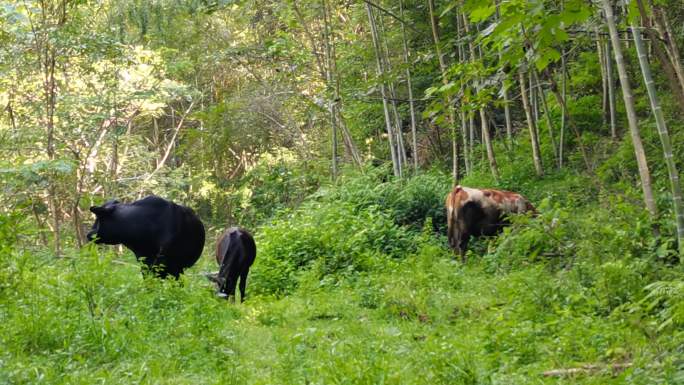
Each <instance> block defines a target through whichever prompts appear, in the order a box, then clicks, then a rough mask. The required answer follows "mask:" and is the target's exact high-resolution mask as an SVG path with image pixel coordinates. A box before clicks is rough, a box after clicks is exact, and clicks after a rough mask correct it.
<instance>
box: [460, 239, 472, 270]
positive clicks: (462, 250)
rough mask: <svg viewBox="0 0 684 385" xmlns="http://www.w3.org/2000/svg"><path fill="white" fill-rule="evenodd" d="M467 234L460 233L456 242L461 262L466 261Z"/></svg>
mask: <svg viewBox="0 0 684 385" xmlns="http://www.w3.org/2000/svg"><path fill="white" fill-rule="evenodd" d="M469 240H470V235H469V234H461V239H460V240H459V244H458V254H459V255H460V256H461V263H466V262H467V257H466V251H467V250H468V241H469Z"/></svg>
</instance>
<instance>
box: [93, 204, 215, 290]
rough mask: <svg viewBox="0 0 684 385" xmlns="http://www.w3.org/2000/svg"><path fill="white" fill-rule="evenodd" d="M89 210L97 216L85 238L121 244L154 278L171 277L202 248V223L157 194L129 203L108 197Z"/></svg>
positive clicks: (177, 273)
mask: <svg viewBox="0 0 684 385" xmlns="http://www.w3.org/2000/svg"><path fill="white" fill-rule="evenodd" d="M90 211H92V212H93V214H95V216H96V217H97V219H96V220H95V223H94V224H93V228H92V229H91V230H90V232H89V233H88V240H89V241H92V240H95V243H104V244H106V245H117V244H123V245H124V246H126V247H128V248H129V249H131V251H133V253H134V254H135V256H136V258H137V259H138V260H139V261H142V262H143V263H144V264H145V265H147V266H148V267H149V269H150V270H151V271H152V272H153V273H154V274H155V275H157V276H158V277H161V278H166V277H167V276H168V275H171V276H173V277H175V278H178V276H179V275H180V274H181V273H182V272H183V270H185V269H186V268H188V267H190V266H192V265H194V264H195V262H197V259H199V257H200V255H201V254H202V249H204V225H203V224H202V221H200V219H199V218H198V217H197V215H195V213H194V211H192V209H190V208H188V207H185V206H180V205H177V204H175V203H173V202H170V201H167V200H166V199H163V198H160V197H157V196H148V197H145V198H143V199H140V200H137V201H135V202H133V203H130V204H128V203H119V201H116V200H112V201H109V202H107V203H105V204H104V205H102V206H93V207H91V208H90Z"/></svg>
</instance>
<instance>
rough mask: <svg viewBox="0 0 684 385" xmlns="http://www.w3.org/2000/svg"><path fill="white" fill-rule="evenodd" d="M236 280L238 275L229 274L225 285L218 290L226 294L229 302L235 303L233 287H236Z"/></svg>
mask: <svg viewBox="0 0 684 385" xmlns="http://www.w3.org/2000/svg"><path fill="white" fill-rule="evenodd" d="M237 280H238V274H235V273H233V272H230V273H229V274H228V279H226V282H225V284H224V285H223V287H222V288H221V289H220V290H219V291H220V292H221V293H223V294H226V295H227V296H228V299H229V300H230V301H231V302H235V286H236V285H237Z"/></svg>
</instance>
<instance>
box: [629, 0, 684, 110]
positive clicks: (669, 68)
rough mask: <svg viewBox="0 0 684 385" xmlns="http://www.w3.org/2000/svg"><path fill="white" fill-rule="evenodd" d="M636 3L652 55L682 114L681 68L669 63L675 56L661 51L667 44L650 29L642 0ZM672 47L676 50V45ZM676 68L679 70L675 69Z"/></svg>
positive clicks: (682, 88) (683, 99)
mask: <svg viewBox="0 0 684 385" xmlns="http://www.w3.org/2000/svg"><path fill="white" fill-rule="evenodd" d="M636 3H637V6H638V8H639V13H640V14H641V19H642V20H643V23H644V32H646V35H648V38H649V39H650V40H651V48H652V50H653V53H654V54H655V56H656V58H657V59H658V62H660V65H661V66H662V68H663V72H664V73H665V76H667V80H668V82H667V84H668V86H669V87H670V90H671V91H672V94H673V96H674V97H675V99H676V100H677V103H678V104H679V109H680V112H681V113H684V80H683V78H684V75H682V76H680V73H681V72H682V70H681V66H679V65H678V63H676V62H672V61H670V58H671V57H675V56H676V55H675V54H672V55H668V53H667V52H665V51H664V50H663V47H664V48H665V50H668V49H669V48H668V43H667V42H663V41H662V40H663V39H661V38H660V36H659V35H658V34H657V33H656V31H655V30H654V29H653V28H652V25H651V21H650V19H649V15H648V14H647V12H646V8H645V7H644V3H643V0H637V1H636ZM656 20H657V18H656ZM663 29H664V27H660V28H658V30H663ZM659 42H662V44H663V45H661V44H659ZM674 46H675V49H676V43H675V45H674ZM675 52H678V51H675ZM678 67H679V70H678V69H677V68H678Z"/></svg>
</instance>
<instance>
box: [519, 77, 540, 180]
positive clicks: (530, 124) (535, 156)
mask: <svg viewBox="0 0 684 385" xmlns="http://www.w3.org/2000/svg"><path fill="white" fill-rule="evenodd" d="M518 77H519V83H520V94H521V96H522V102H523V109H524V110H525V117H526V119H527V128H528V129H529V131H530V141H531V142H532V161H533V162H534V170H535V171H536V173H537V175H538V176H542V175H544V169H543V167H542V160H541V151H540V150H539V139H538V137H537V127H536V124H535V121H534V117H533V116H532V109H531V107H530V102H529V101H528V99H527V90H525V83H526V79H525V75H524V73H523V72H522V71H519V72H518Z"/></svg>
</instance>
